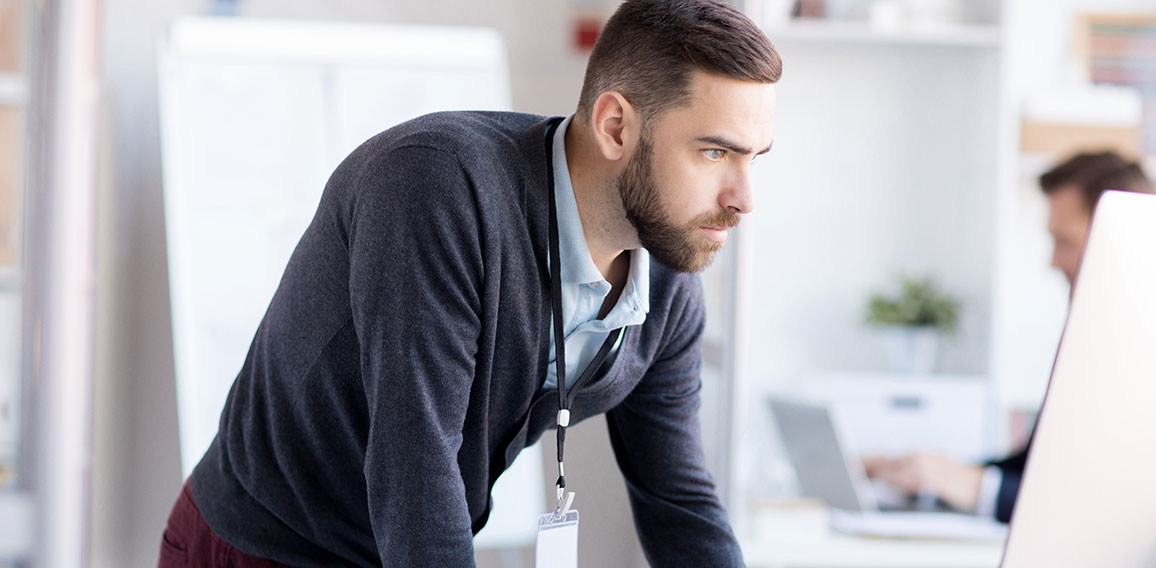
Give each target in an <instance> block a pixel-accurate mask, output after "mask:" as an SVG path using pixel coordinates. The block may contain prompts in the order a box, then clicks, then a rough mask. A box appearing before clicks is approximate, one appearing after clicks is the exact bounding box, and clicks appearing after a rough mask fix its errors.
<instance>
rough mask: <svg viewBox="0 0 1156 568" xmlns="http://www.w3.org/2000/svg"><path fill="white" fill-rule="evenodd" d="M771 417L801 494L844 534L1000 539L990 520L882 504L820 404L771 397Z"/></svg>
mask: <svg viewBox="0 0 1156 568" xmlns="http://www.w3.org/2000/svg"><path fill="white" fill-rule="evenodd" d="M770 406H771V413H772V415H773V416H774V419H775V422H776V424H777V425H778V429H779V435H780V436H781V438H782V440H783V445H784V447H785V448H786V450H787V455H788V457H789V458H790V460H791V463H792V465H793V466H794V468H795V473H796V476H797V477H798V479H799V489H800V490H801V492H802V493H803V495H805V496H807V497H814V498H818V499H821V500H823V501H825V502H826V503H827V504H828V505H829V506H830V507H831V517H830V518H831V527H832V528H834V529H835V530H838V531H840V532H844V533H848V534H859V535H869V536H885V537H897V538H938V539H960V540H1003V539H1004V538H1006V536H1007V527H1006V526H1005V525H1003V524H1002V523H999V522H996V521H995V520H994V519H986V518H980V517H976V516H974V515H966V514H962V513H953V512H947V511H943V510H935V507H934V504H933V503H929V502H926V501H927V500H922V499H921V500H920V501H924V503H919V502H915V503H911V502H898V501H895V500H893V499H892V500H888V501H887V502H885V503H884V505H886V504H889V505H891V507H885V506H882V505H881V502H880V499H879V498H878V495H877V494H876V490H875V488H874V487H873V486H872V485H871V483H870V481H868V479H867V475H866V472H865V471H864V470H863V465H862V463H861V462H860V461H859V458H858V456H857V455H855V453H854V452H853V451H852V449H851V448H850V446H849V444H848V443H847V442H846V440H847V437H846V436H844V435H843V434H842V433H841V428H840V426H839V422H838V421H837V420H836V419H835V418H834V417H833V416H832V413H831V412H830V410H829V409H828V408H827V407H826V406H823V405H819V404H813V403H809V402H804V401H799V400H790V399H786V398H780V397H771V399H770Z"/></svg>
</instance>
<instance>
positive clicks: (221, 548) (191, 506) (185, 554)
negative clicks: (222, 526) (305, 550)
mask: <svg viewBox="0 0 1156 568" xmlns="http://www.w3.org/2000/svg"><path fill="white" fill-rule="evenodd" d="M280 566H284V565H283V564H278V563H276V562H273V561H271V560H264V559H262V558H254V557H252V556H249V555H248V554H245V553H244V552H241V551H240V550H237V549H236V548H233V547H232V546H230V545H229V543H227V542H225V540H224V539H222V538H221V537H219V536H217V534H216V533H214V532H213V529H211V528H209V524H208V523H206V522H205V518H204V517H202V516H201V511H200V510H199V509H197V504H196V503H194V502H193V492H192V491H189V482H188V481H186V482H185V486H184V487H183V488H181V495H180V497H177V502H176V504H174V505H173V511H172V512H171V513H169V522H168V525H167V526H166V527H165V533H164V536H162V537H161V557H160V561H158V562H157V567H158V568H185V567H190V568H191V567H195V568H249V567H257V568H277V567H280Z"/></svg>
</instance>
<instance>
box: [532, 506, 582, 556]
mask: <svg viewBox="0 0 1156 568" xmlns="http://www.w3.org/2000/svg"><path fill="white" fill-rule="evenodd" d="M534 565H535V566H536V567H537V568H578V509H570V510H569V511H566V513H565V514H563V515H561V516H556V515H555V514H554V513H553V512H550V513H546V514H545V515H542V516H541V517H538V554H537V560H536V561H535V564H534Z"/></svg>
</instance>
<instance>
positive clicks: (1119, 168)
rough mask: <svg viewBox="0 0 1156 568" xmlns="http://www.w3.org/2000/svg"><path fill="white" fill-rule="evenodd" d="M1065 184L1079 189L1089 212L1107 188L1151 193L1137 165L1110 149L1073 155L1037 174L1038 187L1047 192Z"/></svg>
mask: <svg viewBox="0 0 1156 568" xmlns="http://www.w3.org/2000/svg"><path fill="white" fill-rule="evenodd" d="M1067 187H1072V188H1075V189H1076V190H1078V191H1079V192H1080V195H1081V196H1082V197H1083V198H1084V205H1086V206H1087V207H1088V211H1092V210H1093V209H1095V208H1096V202H1098V201H1099V200H1100V196H1101V195H1103V194H1104V192H1105V191H1107V190H1109V189H1118V190H1121V191H1134V192H1137V193H1154V191H1153V190H1154V188H1153V186H1152V182H1151V181H1150V180H1149V179H1148V176H1146V175H1144V170H1143V168H1141V167H1140V164H1137V163H1136V162H1132V161H1129V160H1128V159H1126V158H1124V157H1123V156H1121V155H1120V154H1117V153H1116V152H1111V151H1107V152H1085V153H1081V154H1076V155H1074V156H1072V157H1070V158H1068V159H1067V160H1064V161H1063V162H1062V163H1060V164H1059V165H1057V166H1056V167H1054V168H1052V169H1051V170H1048V171H1047V172H1044V174H1043V175H1041V176H1040V188H1041V189H1043V190H1044V193H1045V194H1047V195H1052V194H1053V193H1055V192H1057V191H1059V190H1061V189H1063V188H1067Z"/></svg>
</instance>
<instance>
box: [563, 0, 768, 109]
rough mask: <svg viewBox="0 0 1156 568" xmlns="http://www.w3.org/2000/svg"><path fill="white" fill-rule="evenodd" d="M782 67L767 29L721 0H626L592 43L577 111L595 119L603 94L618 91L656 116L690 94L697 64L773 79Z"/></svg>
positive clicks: (731, 73)
mask: <svg viewBox="0 0 1156 568" xmlns="http://www.w3.org/2000/svg"><path fill="white" fill-rule="evenodd" d="M782 68H783V64H782V60H781V59H780V58H779V54H778V52H777V51H775V48H774V46H773V45H771V42H770V40H768V39H767V36H766V35H765V34H763V32H762V30H760V29H759V27H758V26H757V25H755V23H754V22H752V21H751V20H750V18H748V17H747V16H746V15H744V14H743V13H742V12H740V11H739V10H737V9H735V8H734V7H733V6H731V5H730V4H728V3H726V2H725V1H723V0H626V2H623V3H622V5H621V6H619V7H618V10H617V11H615V12H614V15H613V16H611V17H610V20H609V21H608V22H607V23H606V27H605V28H603V30H602V34H601V35H600V36H599V37H598V41H596V42H595V44H594V51H593V52H592V53H591V54H590V60H589V62H587V64H586V77H585V80H584V81H583V83H582V94H581V96H579V98H578V114H579V116H581V117H583V118H584V119H587V120H589V119H590V117H591V114H592V113H593V111H594V101H595V100H597V98H598V96H599V95H601V94H602V93H604V92H606V91H618V92H619V93H622V96H624V97H626V100H628V101H629V102H630V104H631V105H633V106H634V108H635V109H637V110H638V112H639V114H641V115H642V116H643V117H644V119H645V118H647V117H654V116H657V115H658V114H661V113H662V112H663V111H665V110H667V109H670V108H674V107H677V106H678V105H680V104H682V103H683V102H684V101H685V100H686V98H687V96H689V94H690V93H689V85H690V77H691V72H692V71H694V70H701V71H705V72H707V73H713V74H717V75H722V76H724V77H729V78H732V79H739V80H743V81H751V82H756V83H775V82H777V81H778V80H779V77H780V76H781V75H782Z"/></svg>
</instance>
